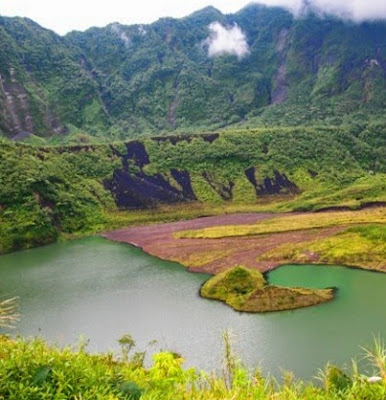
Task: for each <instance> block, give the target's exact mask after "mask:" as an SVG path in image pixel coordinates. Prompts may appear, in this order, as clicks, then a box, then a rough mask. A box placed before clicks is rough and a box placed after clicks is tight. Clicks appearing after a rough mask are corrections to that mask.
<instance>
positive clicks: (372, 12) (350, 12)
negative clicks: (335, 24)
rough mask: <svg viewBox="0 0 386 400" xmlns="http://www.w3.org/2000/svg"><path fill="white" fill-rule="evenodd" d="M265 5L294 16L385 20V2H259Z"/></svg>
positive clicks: (305, 0) (273, 0) (284, 0)
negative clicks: (284, 9) (283, 9)
mask: <svg viewBox="0 0 386 400" xmlns="http://www.w3.org/2000/svg"><path fill="white" fill-rule="evenodd" d="M257 2H261V3H265V4H267V5H277V6H283V7H286V8H288V9H289V10H290V11H291V12H293V13H294V14H295V15H296V16H300V15H304V14H305V13H307V12H308V11H314V12H316V13H318V14H320V15H322V16H323V15H334V16H336V17H339V18H342V19H349V20H352V21H355V22H362V21H368V20H382V19H386V1H385V0H261V1H257Z"/></svg>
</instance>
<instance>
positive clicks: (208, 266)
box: [103, 213, 344, 274]
mask: <svg viewBox="0 0 386 400" xmlns="http://www.w3.org/2000/svg"><path fill="white" fill-rule="evenodd" d="M273 216H278V214H270V213H248V214H233V215H222V216H214V217H205V218H198V219H194V220H190V221H180V222H172V223H165V224H159V225H150V226H139V227H131V228H125V229H119V230H116V231H112V232H108V233H105V234H104V235H103V236H104V237H106V238H107V239H110V240H114V241H117V242H124V243H130V244H133V245H135V246H137V247H140V248H142V249H143V250H144V251H146V252H147V253H149V254H152V255H154V256H157V257H159V258H162V259H165V260H171V261H176V262H179V263H181V264H183V265H185V266H186V267H188V268H189V270H191V271H197V272H198V271H199V272H206V273H209V274H217V273H219V272H222V271H224V270H226V269H229V268H230V267H234V266H236V265H244V266H246V267H249V268H256V269H258V270H260V271H262V272H265V271H268V270H271V269H273V268H275V267H277V266H279V265H281V264H283V263H285V262H286V261H285V260H275V261H257V258H258V257H259V256H261V255H263V254H264V253H266V252H268V251H270V250H273V249H274V248H275V247H277V246H279V245H282V244H288V243H301V242H309V241H312V240H317V239H321V238H325V237H328V236H331V235H334V234H336V233H338V232H340V231H342V230H343V229H344V227H334V228H327V229H320V230H305V231H294V232H284V233H278V234H270V235H260V236H253V237H234V238H224V239H175V238H174V237H173V233H175V232H178V231H182V230H190V229H202V228H207V227H211V226H219V225H221V226H226V225H247V224H253V223H256V222H259V221H263V220H266V219H268V218H271V217H273ZM312 257H313V260H314V261H317V258H318V257H317V255H316V254H313V255H312Z"/></svg>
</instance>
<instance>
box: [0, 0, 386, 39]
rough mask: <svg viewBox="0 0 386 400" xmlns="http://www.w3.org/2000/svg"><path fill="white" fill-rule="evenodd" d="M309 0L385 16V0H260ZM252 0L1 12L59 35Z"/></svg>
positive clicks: (291, 1) (73, 0)
mask: <svg viewBox="0 0 386 400" xmlns="http://www.w3.org/2000/svg"><path fill="white" fill-rule="evenodd" d="M304 1H306V2H308V3H312V4H314V6H315V7H316V9H317V10H318V11H319V12H320V13H321V14H324V13H332V14H335V15H337V16H339V17H342V18H349V19H352V20H354V21H362V20H366V19H379V18H382V19H386V0H260V1H259V2H260V3H264V4H268V5H282V6H286V7H287V8H289V9H291V11H293V12H294V14H296V15H299V14H301V11H302V4H303V2H304ZM248 3H251V0H188V1H183V0H139V1H138V0H137V1H134V0H126V1H124V0H108V1H103V2H101V1H97V0H93V1H90V0H0V15H3V16H21V17H28V18H31V19H33V20H34V21H36V22H38V23H39V24H40V25H42V26H43V27H45V28H49V29H52V30H54V31H56V32H57V33H59V34H65V33H67V32H69V31H71V30H86V29H87V28H89V27H91V26H105V25H108V24H109V23H112V22H119V23H121V24H127V25H129V24H135V23H138V24H143V23H151V22H153V21H156V20H157V19H158V18H160V17H175V18H179V17H183V16H186V15H189V14H191V13H192V12H194V11H197V10H199V9H201V8H204V7H206V6H208V5H212V6H214V7H216V8H218V9H219V10H220V11H222V12H223V13H232V12H236V11H238V10H240V9H241V8H242V7H244V6H245V5H247V4H248Z"/></svg>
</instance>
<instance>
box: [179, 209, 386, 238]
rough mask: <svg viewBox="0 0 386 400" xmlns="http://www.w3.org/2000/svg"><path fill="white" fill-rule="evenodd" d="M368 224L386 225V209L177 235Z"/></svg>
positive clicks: (307, 216) (232, 234)
mask: <svg viewBox="0 0 386 400" xmlns="http://www.w3.org/2000/svg"><path fill="white" fill-rule="evenodd" d="M366 223H377V224H381V223H386V208H385V207H380V208H374V209H367V210H361V211H344V212H343V211H335V212H325V213H309V214H301V215H299V214H291V215H286V216H280V217H279V216H278V217H275V218H271V219H269V220H265V221H261V222H259V223H257V224H253V225H231V226H216V227H210V228H204V229H197V230H186V231H181V232H177V233H175V234H174V236H175V237H176V238H180V239H181V238H195V239H220V238H226V237H240V236H255V235H263V234H272V233H281V232H290V231H299V230H307V229H320V228H330V227H334V226H342V225H355V224H366Z"/></svg>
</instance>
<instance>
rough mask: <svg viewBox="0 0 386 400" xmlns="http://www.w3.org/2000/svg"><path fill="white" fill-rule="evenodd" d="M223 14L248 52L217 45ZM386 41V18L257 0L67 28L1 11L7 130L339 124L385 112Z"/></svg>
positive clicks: (1, 92) (1, 98)
mask: <svg viewBox="0 0 386 400" xmlns="http://www.w3.org/2000/svg"><path fill="white" fill-rule="evenodd" d="M213 23H216V24H217V26H219V27H221V26H222V27H223V29H226V28H227V27H228V28H229V27H232V26H236V25H235V24H237V26H238V28H239V30H240V35H241V37H242V39H243V46H244V47H245V49H244V50H245V51H244V53H243V56H242V57H241V56H239V57H238V56H237V55H240V53H238V52H237V50H238V49H237V48H236V49H233V52H232V51H229V49H228V52H221V51H219V52H217V53H215V54H214V53H213V52H211V51H210V48H211V45H213V40H215V39H214V38H211V36H210V35H211V30H210V26H213ZM217 44H218V43H217ZM385 46H386V24H385V23H384V22H366V23H362V24H352V23H346V22H343V21H340V20H338V19H333V18H328V17H324V18H318V17H317V16H315V15H312V14H307V15H305V16H304V17H303V18H296V19H295V18H293V16H292V15H291V14H290V13H289V12H288V11H286V10H284V9H281V8H278V7H274V8H270V7H265V6H261V5H256V4H255V5H250V6H248V7H246V8H244V9H242V10H241V11H239V12H238V13H235V14H229V15H223V14H222V13H221V12H219V11H218V10H216V9H214V8H206V9H204V10H201V11H199V12H196V13H194V14H192V15H190V16H188V17H185V18H182V19H171V18H163V19H160V20H159V21H157V22H155V23H153V24H151V25H146V26H145V25H144V26H138V25H132V26H124V25H120V24H111V25H109V26H107V27H105V28H91V29H89V30H87V31H86V32H72V33H70V34H68V35H66V36H64V37H61V36H59V35H56V34H55V33H54V32H51V31H49V30H46V29H44V28H42V27H40V26H39V25H37V24H36V23H34V22H33V21H31V20H28V19H23V18H5V17H0V48H1V51H0V130H1V131H2V132H3V133H4V134H5V135H6V136H7V137H15V136H16V135H18V134H19V133H20V132H23V131H26V132H30V133H32V134H34V135H39V136H51V135H59V134H65V133H67V132H71V131H74V130H75V131H76V129H79V130H81V131H82V132H88V133H90V134H95V133H98V134H99V135H106V136H109V135H110V133H111V136H112V137H116V135H117V133H119V134H120V136H121V137H127V136H128V135H131V136H133V135H134V134H138V133H140V132H153V133H159V132H160V131H162V132H167V131H173V130H176V129H178V130H180V131H181V130H184V129H186V128H190V129H191V128H192V127H193V128H201V129H202V127H208V128H210V129H213V128H220V127H224V126H227V125H231V124H234V123H248V124H255V123H256V124H258V125H277V124H282V125H310V124H314V125H315V124H319V125H323V124H325V123H328V124H329V125H338V124H340V123H342V122H351V117H350V116H355V115H358V112H360V118H361V120H364V119H365V120H366V119H374V117H377V116H378V117H379V118H383V117H384V115H383V114H384V109H385V106H386V94H385V93H386V90H385V89H386V86H385V82H386V79H385V72H386V55H385V52H384V50H383V49H384V48H385ZM251 120H252V122H251ZM16 137H17V136H16Z"/></svg>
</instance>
